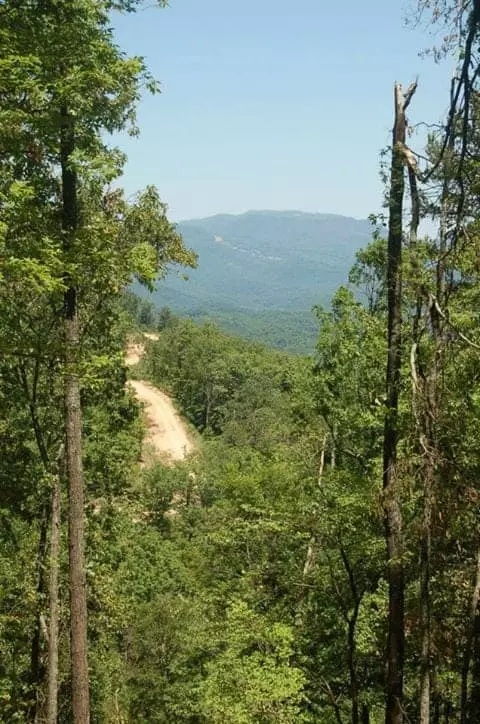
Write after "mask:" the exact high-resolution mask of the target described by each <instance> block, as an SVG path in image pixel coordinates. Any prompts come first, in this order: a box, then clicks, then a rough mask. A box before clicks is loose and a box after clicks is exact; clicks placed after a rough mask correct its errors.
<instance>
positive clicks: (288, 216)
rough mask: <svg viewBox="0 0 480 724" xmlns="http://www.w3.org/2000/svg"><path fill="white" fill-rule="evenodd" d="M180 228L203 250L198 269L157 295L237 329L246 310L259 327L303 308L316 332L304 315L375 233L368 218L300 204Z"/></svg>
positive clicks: (170, 279)
mask: <svg viewBox="0 0 480 724" xmlns="http://www.w3.org/2000/svg"><path fill="white" fill-rule="evenodd" d="M178 230H179V231H180V232H181V233H182V235H183V237H184V240H185V244H186V245H187V246H189V247H191V248H192V249H194V250H195V251H196V252H197V253H198V257H199V258H198V269H195V270H193V271H189V272H188V277H189V278H188V281H186V282H185V280H184V279H182V278H181V277H176V276H174V275H173V274H170V275H169V276H167V278H166V280H165V281H164V282H162V283H161V284H160V285H159V288H158V291H157V292H156V293H155V294H154V296H153V301H154V303H155V304H156V305H157V306H165V305H167V306H170V307H171V308H172V309H173V310H175V311H177V312H181V313H187V314H190V315H192V316H200V317H209V318H214V319H217V320H218V321H219V322H220V323H222V324H223V326H225V327H226V328H227V329H229V330H230V331H234V332H235V331H237V328H238V327H239V326H240V327H241V328H244V327H245V319H246V318H248V317H251V319H252V325H253V327H254V328H255V329H256V330H259V329H263V330H264V331H265V330H266V329H267V330H268V327H269V325H270V324H271V323H273V324H274V326H278V327H279V330H280V329H281V326H282V324H283V323H285V322H286V323H287V326H288V327H289V328H291V326H292V320H294V318H295V314H294V313H299V312H300V313H301V314H299V315H297V316H298V319H300V318H301V320H302V321H301V325H300V326H301V328H302V330H303V331H305V330H306V329H309V330H310V331H309V332H308V334H309V335H310V339H311V340H312V339H313V338H314V335H315V331H314V325H313V321H312V323H308V321H307V322H306V317H307V316H310V310H311V308H312V306H313V305H315V304H322V305H328V303H329V301H330V299H331V297H332V295H333V293H334V292H335V290H336V289H337V288H338V286H339V285H340V284H343V283H345V282H346V281H347V278H348V272H349V270H350V267H351V266H352V264H353V262H354V259H355V253H356V251H358V249H360V248H361V247H363V246H365V244H367V243H368V241H369V239H370V237H371V226H370V223H369V222H368V221H367V220H358V219H353V218H350V217H346V216H340V215H335V214H311V213H304V212H300V211H249V212H247V213H244V214H238V215H233V214H219V215H216V216H211V217H208V218H205V219H194V220H190V221H183V222H181V223H179V224H178ZM292 315H293V316H292ZM225 318H226V319H227V322H226V323H225ZM253 320H256V322H255V323H253ZM247 326H248V324H247ZM294 326H295V325H294ZM278 334H279V335H280V337H282V334H281V332H280V331H279V332H278ZM302 334H303V332H302ZM247 336H248V335H247ZM251 336H254V337H256V338H259V337H261V338H263V336H264V334H263V333H262V335H260V333H257V332H255V333H254V334H253V335H251ZM274 336H278V335H277V333H276V332H275V333H274ZM287 336H288V335H287ZM290 336H291V335H290ZM309 344H310V343H309ZM275 346H286V347H287V348H288V347H289V343H288V341H287V342H285V340H283V343H282V344H281V345H275Z"/></svg>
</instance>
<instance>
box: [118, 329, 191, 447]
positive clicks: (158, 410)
mask: <svg viewBox="0 0 480 724" xmlns="http://www.w3.org/2000/svg"><path fill="white" fill-rule="evenodd" d="M145 336H146V337H148V338H149V339H158V337H156V335H152V334H145ZM144 352H145V348H144V346H143V345H142V344H140V343H136V344H130V345H129V346H128V348H127V352H126V357H125V363H126V364H127V366H132V365H134V364H137V362H139V361H140V359H141V358H142V355H143V353H144ZM128 384H129V385H130V386H131V387H132V388H133V389H134V390H135V394H136V396H137V398H138V399H139V400H140V402H142V403H143V404H144V406H145V417H146V421H147V429H148V433H147V438H146V440H145V442H146V445H147V447H148V448H150V449H153V451H154V457H157V458H161V459H166V458H167V459H170V460H171V461H177V460H184V459H185V458H186V457H187V456H188V455H189V454H190V453H191V452H193V451H194V449H195V446H194V445H193V442H192V441H191V439H190V437H189V435H188V431H187V427H186V425H185V423H184V422H183V420H182V418H181V417H180V415H179V414H178V412H177V411H176V410H175V408H174V406H173V403H172V400H171V399H170V397H169V396H168V395H166V394H165V393H164V392H162V391H161V390H159V389H158V388H157V387H155V386H154V385H152V384H151V383H150V382H146V381H145V380H130V381H129V383H128Z"/></svg>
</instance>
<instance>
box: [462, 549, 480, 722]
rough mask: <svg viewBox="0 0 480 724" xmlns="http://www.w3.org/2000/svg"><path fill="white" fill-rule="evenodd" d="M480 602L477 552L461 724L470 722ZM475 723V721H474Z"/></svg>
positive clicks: (465, 655) (479, 561)
mask: <svg viewBox="0 0 480 724" xmlns="http://www.w3.org/2000/svg"><path fill="white" fill-rule="evenodd" d="M479 601H480V550H479V551H478V552H477V565H476V570H475V580H474V585H473V592H472V599H471V603H470V616H469V621H468V626H469V630H468V633H467V642H466V644H465V651H464V653H463V665H462V684H461V699H460V723H461V724H467V722H468V721H469V706H468V677H469V673H470V663H471V659H472V649H473V646H474V639H475V633H476V629H477V628H478V619H479V611H478V604H479ZM472 721H473V720H472Z"/></svg>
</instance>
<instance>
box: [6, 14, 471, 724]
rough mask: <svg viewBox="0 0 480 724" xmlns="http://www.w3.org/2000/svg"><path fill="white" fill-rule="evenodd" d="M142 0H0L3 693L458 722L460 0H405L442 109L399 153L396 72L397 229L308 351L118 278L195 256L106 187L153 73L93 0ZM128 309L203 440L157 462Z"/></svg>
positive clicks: (74, 707) (365, 254)
mask: <svg viewBox="0 0 480 724" xmlns="http://www.w3.org/2000/svg"><path fill="white" fill-rule="evenodd" d="M140 4H141V3H140V2H137V1H136V0H117V1H115V2H111V1H107V0H105V1H101V0H74V1H72V2H63V1H61V0H51V1H49V2H45V1H44V0H25V1H22V2H17V0H4V1H3V2H1V3H0V41H1V42H0V48H1V50H0V94H1V101H2V103H1V108H0V147H1V156H0V170H1V174H0V302H1V307H0V350H1V352H2V357H1V361H0V403H1V404H0V443H1V447H2V457H1V460H0V519H1V523H2V525H1V527H0V718H1V720H2V721H5V722H10V721H11V722H30V721H34V722H44V721H45V722H49V724H51V723H52V724H53V722H56V721H62V722H63V721H65V722H68V721H74V722H75V724H80V723H81V724H86V722H88V721H89V720H92V721H98V722H104V721H105V722H125V721H132V722H133V721H135V722H179V723H181V722H185V723H189V724H203V723H205V724H207V723H212V724H216V723H218V724H223V723H224V722H231V723H232V724H247V723H249V722H252V723H253V722H258V723H262V724H266V723H267V722H272V724H273V722H284V723H289V722H292V723H293V722H302V721H303V722H312V723H313V722H325V723H326V724H328V722H337V723H341V722H347V721H351V722H352V724H357V723H359V722H362V724H367V722H372V723H374V722H381V721H386V722H387V724H394V723H395V724H401V723H402V722H403V721H405V722H406V721H419V722H421V724H426V723H427V722H433V723H435V724H443V723H446V722H456V721H459V722H462V723H463V722H465V723H467V722H469V723H471V724H473V723H474V722H477V721H479V720H480V608H479V601H480V528H479V518H478V510H479V507H478V496H479V491H478V478H479V455H478V443H479V435H478V419H479V413H480V386H479V385H480V375H479V370H480V366H479V363H478V359H479V351H480V331H479V325H478V311H477V310H478V307H479V304H480V283H479V272H480V267H479V261H478V260H479V258H480V234H479V224H478V216H479V207H478V188H479V175H478V174H479V172H478V169H479V165H478V158H479V151H478V149H479V134H478V117H479V103H478V75H479V74H478V59H477V55H476V54H477V48H476V46H477V45H478V40H479V35H480V34H479V27H480V5H479V3H478V2H477V1H476V0H475V2H473V1H472V2H462V3H457V2H448V1H447V0H445V2H442V3H439V4H432V3H430V2H426V1H425V2H423V1H421V2H419V4H418V6H419V13H420V14H423V15H425V14H426V13H428V12H430V11H431V10H433V21H434V22H435V23H443V24H444V25H445V27H446V29H447V31H446V34H445V35H444V36H443V37H444V38H445V39H444V43H443V45H442V47H441V48H438V49H436V50H435V52H436V53H437V55H438V56H439V57H440V56H441V55H442V54H444V53H449V52H450V50H451V49H452V45H454V46H455V47H458V44H459V46H460V48H461V53H460V60H459V67H458V73H457V74H456V75H455V77H454V80H453V83H452V88H451V98H450V110H449V113H448V116H447V119H446V122H445V125H444V127H443V128H441V127H440V128H438V129H436V130H434V131H432V133H431V135H430V136H429V138H428V142H427V147H426V149H424V150H422V153H418V154H416V153H415V152H414V150H412V149H410V148H409V147H408V146H407V143H408V142H410V141H409V139H410V137H411V136H410V134H409V133H408V132H407V131H409V130H411V128H412V126H411V124H410V122H409V120H408V117H407V114H406V111H407V109H408V112H409V113H410V112H411V110H410V108H409V106H410V104H411V106H412V107H414V100H415V99H414V93H415V92H421V89H419V90H418V91H417V89H416V86H415V85H414V86H411V87H410V88H409V89H408V90H407V91H406V92H404V91H403V89H402V88H401V86H398V85H397V86H396V88H395V124H394V132H393V137H392V147H391V168H390V173H389V174H388V178H387V181H388V183H389V188H388V193H387V201H388V231H387V232H386V233H385V229H384V228H383V227H382V226H381V225H380V226H379V228H378V230H377V231H375V233H374V235H373V240H372V243H371V244H370V245H369V246H368V247H367V248H366V249H364V250H363V251H362V252H360V253H359V254H358V257H357V262H356V264H355V266H354V268H353V269H352V272H351V276H350V286H345V287H342V288H340V289H339V290H338V292H337V293H336V295H335V296H334V298H333V300H332V304H331V307H330V308H329V309H321V308H318V309H317V310H316V315H317V318H318V321H319V325H320V331H319V335H318V342H317V346H316V352H315V354H314V355H313V356H312V357H311V358H303V357H299V356H292V355H289V354H286V353H282V352H278V351H273V350H269V349H268V348H266V347H264V346H262V345H258V344H257V345H256V344H252V343H248V342H246V341H243V340H241V339H239V338H236V337H232V336H229V335H226V334H224V333H223V332H221V331H220V330H219V328H218V327H216V326H215V325H214V324H211V323H208V324H203V325H201V324H195V323H194V322H193V321H191V320H181V319H178V318H175V317H174V316H172V315H171V314H170V313H169V312H168V310H166V309H164V310H162V311H161V313H160V315H159V316H158V318H155V316H154V315H153V311H152V309H151V308H150V307H149V306H148V304H145V303H141V302H138V301H137V300H136V299H135V298H134V297H132V296H127V295H125V294H124V292H125V289H126V288H127V287H129V285H130V284H131V282H132V281H133V280H134V279H136V280H137V281H140V282H141V283H143V284H145V285H146V286H147V287H149V288H151V287H152V285H153V283H154V280H155V279H156V278H157V277H159V276H160V277H161V276H162V275H163V274H164V273H165V271H166V269H167V267H168V265H169V264H171V263H175V264H183V265H193V264H195V257H194V255H193V254H192V253H191V252H189V251H188V250H186V249H185V248H184V246H183V243H182V239H181V238H180V236H179V235H178V234H177V232H176V231H175V228H174V227H173V226H172V225H171V224H170V223H169V221H168V219H167V216H166V207H165V206H164V204H163V203H162V202H161V200H160V198H159V195H158V192H157V190H156V189H154V188H151V187H150V188H147V189H146V190H145V191H143V192H140V193H139V194H138V195H137V196H136V197H135V198H134V199H133V200H127V199H126V198H125V197H124V194H123V192H122V190H121V189H118V188H116V187H115V189H113V187H112V183H113V182H114V181H115V180H116V179H117V178H118V176H119V175H120V173H121V169H122V163H123V158H122V155H121V154H120V153H119V152H118V150H116V149H112V148H109V147H107V146H106V145H105V138H106V136H107V134H108V133H112V132H118V131H122V130H127V129H129V128H130V130H131V131H133V132H136V129H135V107H136V102H137V100H138V98H139V95H140V93H141V91H142V88H143V87H145V86H147V87H148V88H149V89H150V90H152V91H154V90H155V89H156V86H155V83H154V82H153V81H152V79H151V78H150V76H149V74H148V72H147V70H146V68H145V66H144V63H143V61H142V59H140V58H128V57H126V56H125V55H124V54H123V53H122V52H121V50H120V49H119V48H117V46H116V45H115V43H114V41H113V35H112V30H111V27H110V15H109V13H111V12H113V11H125V12H132V11H134V10H136V9H138V8H139V6H140ZM159 4H160V5H161V4H163V3H161V2H160V3H159ZM455 44H456V45H455ZM422 219H428V220H430V221H431V222H432V221H433V224H431V226H432V228H433V229H434V232H432V233H431V234H430V235H429V236H428V235H427V236H421V235H420V234H419V228H420V221H421V220H422ZM384 236H385V238H383V237H384ZM359 300H361V301H359ZM134 322H135V323H136V324H137V325H140V327H143V328H148V327H149V326H150V325H152V324H154V325H155V326H156V328H157V329H158V330H159V339H158V341H156V342H149V343H148V344H147V353H146V357H145V359H144V361H143V362H142V363H141V365H140V368H139V369H138V370H137V371H136V373H138V374H139V373H141V374H142V375H144V376H147V377H148V378H149V379H150V380H151V381H152V382H154V383H155V384H157V385H159V386H161V387H162V388H164V389H166V390H167V391H169V392H170V393H171V394H172V396H173V397H174V398H175V400H176V403H177V404H178V406H179V408H180V410H181V411H182V413H183V414H184V415H185V417H186V418H187V419H188V420H189V421H190V423H191V425H192V426H193V427H195V428H196V430H197V431H198V435H199V436H201V439H202V443H201V445H200V450H199V452H198V453H197V455H196V456H193V457H192V458H191V459H189V460H187V461H186V462H184V463H181V464H177V465H176V466H163V465H159V464H158V465H154V466H152V467H150V468H145V469H143V470H142V469H141V468H140V467H139V465H138V460H139V456H140V450H141V445H142V438H143V434H144V429H143V423H142V418H141V414H140V410H139V406H138V404H137V403H136V402H135V400H134V399H133V398H132V396H131V394H130V393H129V392H128V391H127V390H126V388H125V382H126V370H125V367H124V363H123V353H124V347H125V343H126V340H127V336H128V334H130V333H132V330H133V327H134Z"/></svg>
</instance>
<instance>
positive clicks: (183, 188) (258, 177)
mask: <svg viewBox="0 0 480 724" xmlns="http://www.w3.org/2000/svg"><path fill="white" fill-rule="evenodd" d="M411 2H412V4H414V0H411ZM406 11H408V5H406V4H404V3H402V1H401V0H399V1H397V0H363V2H358V0H343V2H339V1H338V0H328V1H327V0H238V1H237V2H234V1H233V0H171V4H170V7H168V8H166V9H163V10H158V9H155V8H149V9H146V10H143V11H142V12H139V13H137V14H136V15H127V16H122V17H118V16H115V17H114V25H115V29H116V36H117V41H118V43H119V45H120V46H121V47H122V48H123V49H124V50H125V51H126V52H127V53H129V54H139V55H143V56H145V58H146V60H147V63H148V65H149V68H150V70H151V71H152V73H153V74H154V76H155V77H156V78H157V79H158V80H159V81H160V82H161V84H162V94H161V95H157V96H154V97H145V98H144V99H143V100H142V102H141V105H140V108H139V114H138V121H139V126H140V129H141V135H140V138H139V139H124V138H122V139H121V140H120V144H119V145H120V146H121V148H122V149H123V150H125V151H126V153H127V154H128V163H127V166H126V170H125V176H124V180H123V181H124V185H125V187H126V189H127V191H128V192H129V193H132V192H134V191H135V190H137V189H139V188H142V187H144V186H145V185H147V184H151V183H153V184H155V185H157V186H158V188H159V190H160V193H161V196H162V198H163V200H164V201H166V202H167V203H168V205H169V207H170V215H171V217H172V218H173V219H175V220H179V219H186V218H194V217H201V216H208V215H211V214H214V213H224V212H234V213H238V212H242V211H246V210H248V209H299V210H304V211H319V212H330V213H340V214H345V215H350V216H355V217H366V216H368V214H369V213H371V212H376V211H378V210H380V207H381V203H382V187H381V183H380V180H379V152H380V150H381V148H383V147H385V146H386V145H387V144H388V143H389V140H390V127H391V125H392V106H393V104H392V96H393V91H392V86H393V82H394V81H395V80H399V81H401V82H403V83H404V84H408V83H409V82H410V81H411V80H412V79H414V78H415V77H416V76H417V75H418V76H419V89H418V91H417V95H416V97H415V99H414V101H413V102H412V106H411V109H410V117H411V120H412V121H414V122H417V121H420V120H427V121H430V122H431V121H437V120H438V119H439V118H441V117H442V115H443V113H444V112H445V109H446V107H447V103H448V86H449V77H450V75H451V64H450V63H449V62H448V61H447V62H446V63H444V64H442V65H439V66H438V65H435V64H434V63H433V61H432V60H429V59H427V60H422V59H421V58H419V57H418V52H419V50H421V49H422V48H425V47H428V46H430V45H432V44H433V42H434V38H432V37H431V35H430V34H429V32H428V30H427V29H426V28H425V27H422V28H418V29H416V30H411V29H407V28H406V27H405V24H404V22H403V17H404V15H405V12H406ZM418 143H420V139H418Z"/></svg>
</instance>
